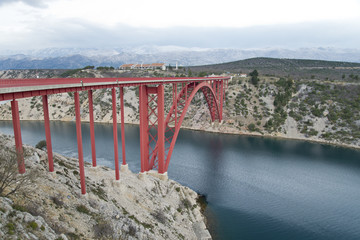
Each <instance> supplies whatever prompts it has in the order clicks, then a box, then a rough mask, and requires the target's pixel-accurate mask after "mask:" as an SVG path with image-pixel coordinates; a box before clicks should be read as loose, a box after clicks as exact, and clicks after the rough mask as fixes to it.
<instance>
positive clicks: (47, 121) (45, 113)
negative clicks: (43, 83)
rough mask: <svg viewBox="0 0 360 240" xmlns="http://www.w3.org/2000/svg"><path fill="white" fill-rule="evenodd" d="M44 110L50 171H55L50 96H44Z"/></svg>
mask: <svg viewBox="0 0 360 240" xmlns="http://www.w3.org/2000/svg"><path fill="white" fill-rule="evenodd" d="M42 102H43V110H44V125H45V137H46V150H47V155H48V164H49V171H50V172H53V171H54V161H53V152H52V144H51V132H50V119H49V105H48V96H47V95H43V96H42Z"/></svg>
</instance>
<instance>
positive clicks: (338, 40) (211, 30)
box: [0, 19, 360, 50]
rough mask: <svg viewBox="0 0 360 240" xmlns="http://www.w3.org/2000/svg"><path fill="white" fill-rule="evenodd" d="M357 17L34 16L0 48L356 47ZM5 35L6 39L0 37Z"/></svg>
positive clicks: (359, 37)
mask: <svg viewBox="0 0 360 240" xmlns="http://www.w3.org/2000/svg"><path fill="white" fill-rule="evenodd" d="M358 28H359V22H317V23H299V24H287V25H271V26H258V27H247V28H220V27H218V28H216V27H206V28H202V27H171V28H144V27H131V26H128V25H124V24H118V25H116V26H114V27H106V26H102V25H100V24H95V23H92V22H88V21H85V20H81V19H61V20H60V19H52V20H50V19H39V20H38V21H36V22H34V23H32V24H31V25H29V26H28V27H27V30H26V31H20V32H17V33H12V34H11V35H3V36H2V37H0V50H4V49H7V48H8V49H39V48H47V47H58V48H63V47H65V48H68V47H70V48H73V47H76V48H118V47H136V46H140V45H159V46H161V45H177V46H184V47H202V48H241V49H249V48H272V47H280V48H290V49H295V48H302V47H337V48H359V46H358V43H359V42H360V32H358V31H355V29H358ZM7 36H8V38H6V37H7Z"/></svg>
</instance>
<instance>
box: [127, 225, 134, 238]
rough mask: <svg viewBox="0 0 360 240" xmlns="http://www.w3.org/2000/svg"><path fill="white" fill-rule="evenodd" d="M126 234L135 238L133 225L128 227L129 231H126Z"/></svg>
mask: <svg viewBox="0 0 360 240" xmlns="http://www.w3.org/2000/svg"><path fill="white" fill-rule="evenodd" d="M128 234H129V235H130V236H133V237H134V236H135V235H136V227H134V226H133V225H130V226H129V231H128Z"/></svg>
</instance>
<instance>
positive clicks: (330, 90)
mask: <svg viewBox="0 0 360 240" xmlns="http://www.w3.org/2000/svg"><path fill="white" fill-rule="evenodd" d="M260 60H261V61H265V60H266V59H255V60H254V59H252V60H249V61H248V62H251V61H255V63H254V65H251V67H254V66H255V64H259V63H260V62H261V61H260ZM274 62H278V64H279V65H280V66H283V65H282V64H288V65H291V66H294V65H296V62H297V67H298V68H305V67H308V68H310V67H312V68H314V67H326V68H327V70H328V71H335V70H336V69H337V68H341V67H342V68H343V69H339V71H343V70H347V68H348V67H350V68H351V67H356V66H357V65H356V64H352V63H341V64H343V65H341V64H340V63H334V62H324V61H303V60H274ZM282 62H285V63H282ZM264 65H265V66H270V65H274V63H273V60H270V63H265V62H264ZM249 66H250V65H249ZM256 66H259V65H256ZM333 67H335V69H333ZM249 69H250V67H249ZM279 69H280V67H279ZM184 70H185V71H184ZM352 70H354V71H359V70H357V69H352ZM258 71H259V72H260V75H259V82H258V84H257V85H256V86H255V85H253V84H252V83H251V79H250V77H246V78H242V77H240V76H238V75H237V74H234V77H233V79H232V81H231V82H229V86H228V88H227V89H226V95H225V96H226V101H225V106H224V122H223V123H221V124H219V123H215V124H212V123H211V121H210V116H209V112H208V109H207V105H206V103H205V100H204V98H203V96H202V95H201V94H197V95H196V97H195V98H194V100H193V102H192V104H191V105H190V108H189V110H188V113H187V115H186V117H185V119H184V122H183V125H182V127H186V128H191V129H199V130H204V131H212V132H222V133H232V134H251V135H259V136H277V137H284V138H295V139H304V140H313V141H321V142H326V143H334V144H345V145H347V146H353V147H359V146H360V84H359V81H358V80H356V78H358V76H359V75H354V74H353V75H351V76H352V77H350V76H348V75H346V77H345V78H344V79H343V78H342V77H340V78H336V79H335V80H326V79H319V78H316V77H313V78H301V79H299V80H297V79H293V78H292V77H277V76H276V77H272V76H268V75H267V74H263V72H262V70H258ZM194 72H195V71H194ZM194 72H193V73H190V72H189V71H187V70H186V69H181V70H179V71H178V72H175V71H167V72H163V71H134V72H129V71H120V70H108V71H103V70H101V71H100V70H92V69H87V70H78V71H75V72H71V74H70V76H71V77H87V76H88V77H89V76H92V77H94V76H95V77H105V76H121V75H127V76H158V77H161V76H174V75H175V76H176V75H177V76H178V75H184V76H185V75H187V74H192V75H194ZM63 73H64V72H63ZM63 73H62V74H63ZM341 73H342V74H343V72H341ZM34 74H36V72H35V71H34V70H23V71H21V70H17V71H6V73H4V74H3V75H2V76H11V77H16V75H17V76H26V77H34ZM38 74H39V73H38ZM41 74H42V75H41V76H40V77H43V76H47V75H52V76H55V75H56V74H55V73H54V72H52V70H48V71H45V70H43V72H41ZM195 74H196V72H195ZM292 75H293V72H291V74H290V76H292ZM0 76H1V74H0ZM80 97H81V103H82V120H83V121H88V120H89V116H88V106H87V94H86V92H82V93H81V94H80ZM165 101H166V102H165V106H166V107H165V113H167V112H168V111H169V108H170V106H171V101H172V95H171V86H169V85H166V87H165ZM73 102H74V100H73V96H72V93H65V94H55V95H51V96H49V106H50V107H49V111H50V119H51V120H60V121H73V120H74V119H75V112H74V105H73ZM124 102H125V122H126V123H135V124H137V123H138V122H139V113H138V105H139V104H138V89H137V88H136V87H127V88H125V91H124ZM117 104H119V103H118V102H117ZM19 109H20V111H21V114H20V118H21V119H23V120H43V115H42V102H41V98H40V97H33V98H30V99H26V100H24V99H21V100H19ZM118 109H119V106H118ZM0 113H1V116H2V117H1V118H2V119H3V120H11V109H10V103H9V102H8V103H5V104H2V105H0ZM94 114H95V121H97V122H112V113H111V92H110V90H109V89H102V90H96V91H94ZM118 119H119V118H118Z"/></svg>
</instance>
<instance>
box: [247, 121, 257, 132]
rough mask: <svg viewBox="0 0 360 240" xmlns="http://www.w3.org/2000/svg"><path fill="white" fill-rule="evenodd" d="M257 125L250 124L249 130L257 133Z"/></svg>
mask: <svg viewBox="0 0 360 240" xmlns="http://www.w3.org/2000/svg"><path fill="white" fill-rule="evenodd" d="M255 128H256V127H255V124H254V123H250V124H249V125H248V129H249V131H251V132H253V131H255Z"/></svg>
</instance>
